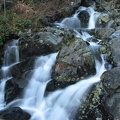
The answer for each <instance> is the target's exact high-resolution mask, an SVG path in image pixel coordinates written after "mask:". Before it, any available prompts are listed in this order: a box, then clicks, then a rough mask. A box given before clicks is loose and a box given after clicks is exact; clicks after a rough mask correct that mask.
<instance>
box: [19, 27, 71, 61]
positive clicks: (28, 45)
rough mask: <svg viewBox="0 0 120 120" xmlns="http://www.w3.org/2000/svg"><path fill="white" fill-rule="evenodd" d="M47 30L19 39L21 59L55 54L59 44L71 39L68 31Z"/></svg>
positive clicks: (25, 35)
mask: <svg viewBox="0 0 120 120" xmlns="http://www.w3.org/2000/svg"><path fill="white" fill-rule="evenodd" d="M46 29H47V28H46ZM48 29H49V30H48V31H47V30H46V31H43V32H42V31H41V32H39V33H28V34H24V35H22V36H21V37H20V40H19V49H20V58H21V59H26V58H28V57H33V56H40V55H46V54H50V53H53V52H56V51H58V50H59V49H60V47H61V46H60V44H61V42H62V41H63V40H67V39H69V38H71V37H72V34H71V32H70V31H69V32H68V31H62V30H59V29H57V28H54V29H53V28H52V29H50V28H48Z"/></svg>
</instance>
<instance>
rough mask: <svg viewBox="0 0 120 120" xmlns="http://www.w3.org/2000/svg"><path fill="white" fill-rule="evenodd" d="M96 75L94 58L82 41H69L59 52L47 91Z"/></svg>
mask: <svg viewBox="0 0 120 120" xmlns="http://www.w3.org/2000/svg"><path fill="white" fill-rule="evenodd" d="M93 74H95V63H94V57H93V55H92V53H91V51H90V49H89V47H88V46H87V44H86V42H85V41H83V40H82V39H71V40H69V41H68V42H67V43H66V44H65V45H63V47H62V48H61V51H60V52H59V55H58V57H57V61H56V64H55V66H54V70H53V73H52V79H53V80H52V81H51V82H50V83H49V84H48V86H47V90H51V89H55V88H64V87H66V86H68V85H70V84H73V83H76V82H77V81H79V79H80V78H81V79H82V78H84V77H86V76H89V75H93Z"/></svg>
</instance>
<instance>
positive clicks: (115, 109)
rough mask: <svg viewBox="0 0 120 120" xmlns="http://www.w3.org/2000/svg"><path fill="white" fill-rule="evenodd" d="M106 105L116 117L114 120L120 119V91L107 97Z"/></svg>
mask: <svg viewBox="0 0 120 120" xmlns="http://www.w3.org/2000/svg"><path fill="white" fill-rule="evenodd" d="M105 107H106V109H107V111H109V113H110V114H111V115H112V116H113V117H114V120H119V119H120V93H116V94H114V95H112V96H110V97H109V98H107V99H106V103H105Z"/></svg>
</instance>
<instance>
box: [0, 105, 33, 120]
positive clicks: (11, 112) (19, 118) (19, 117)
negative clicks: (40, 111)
mask: <svg viewBox="0 0 120 120" xmlns="http://www.w3.org/2000/svg"><path fill="white" fill-rule="evenodd" d="M30 117H31V116H30V114H29V113H27V112H25V111H24V110H22V109H21V108H19V107H11V108H8V109H5V110H2V111H0V119H3V120H29V119H30Z"/></svg>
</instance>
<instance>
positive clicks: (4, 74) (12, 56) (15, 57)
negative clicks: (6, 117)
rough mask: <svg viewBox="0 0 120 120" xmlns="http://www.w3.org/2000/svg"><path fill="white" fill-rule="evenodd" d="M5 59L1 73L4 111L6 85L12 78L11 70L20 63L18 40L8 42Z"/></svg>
mask: <svg viewBox="0 0 120 120" xmlns="http://www.w3.org/2000/svg"><path fill="white" fill-rule="evenodd" d="M4 49H5V50H4V51H5V52H4V59H3V66H2V68H1V70H0V72H1V80H0V82H1V83H0V109H3V108H4V106H5V102H4V89H5V83H6V81H7V80H9V79H10V78H11V77H12V76H11V74H10V68H11V67H12V66H13V65H14V64H16V63H18V62H19V48H18V40H13V41H12V42H8V44H6V46H5V48H4Z"/></svg>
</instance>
